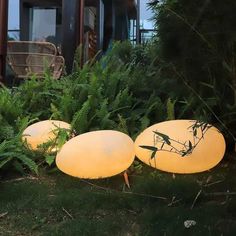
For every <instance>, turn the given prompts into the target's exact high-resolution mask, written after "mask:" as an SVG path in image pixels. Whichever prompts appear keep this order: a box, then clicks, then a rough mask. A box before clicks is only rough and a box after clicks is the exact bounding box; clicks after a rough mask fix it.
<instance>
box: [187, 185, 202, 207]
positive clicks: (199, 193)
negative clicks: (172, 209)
mask: <svg viewBox="0 0 236 236" xmlns="http://www.w3.org/2000/svg"><path fill="white" fill-rule="evenodd" d="M201 193H202V189H201V190H200V191H199V192H198V193H197V195H196V197H195V199H194V201H193V204H192V206H191V208H190V209H191V210H192V209H193V208H194V206H195V204H196V202H197V199H198V198H199V196H200V195H201Z"/></svg>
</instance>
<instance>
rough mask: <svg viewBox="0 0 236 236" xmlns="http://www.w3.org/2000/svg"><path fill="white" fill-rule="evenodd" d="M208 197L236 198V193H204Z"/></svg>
mask: <svg viewBox="0 0 236 236" xmlns="http://www.w3.org/2000/svg"><path fill="white" fill-rule="evenodd" d="M204 195H206V196H236V192H228V191H227V192H214V193H204Z"/></svg>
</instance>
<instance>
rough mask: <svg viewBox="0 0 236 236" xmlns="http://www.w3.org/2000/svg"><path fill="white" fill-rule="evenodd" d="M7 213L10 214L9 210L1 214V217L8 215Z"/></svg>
mask: <svg viewBox="0 0 236 236" xmlns="http://www.w3.org/2000/svg"><path fill="white" fill-rule="evenodd" d="M7 214H8V211H6V212H4V213H2V214H0V218H3V217H4V216H6V215H7Z"/></svg>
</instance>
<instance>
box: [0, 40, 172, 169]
mask: <svg viewBox="0 0 236 236" xmlns="http://www.w3.org/2000/svg"><path fill="white" fill-rule="evenodd" d="M151 51H152V48H151V45H150V46H145V47H144V46H141V45H140V46H137V47H133V46H132V45H131V44H130V43H129V42H124V43H116V44H115V45H114V47H113V50H112V51H111V52H109V53H108V54H107V55H105V56H104V57H103V58H102V59H101V60H100V61H97V62H93V63H89V62H88V63H87V64H85V65H84V67H83V68H82V69H80V68H79V67H76V69H75V70H74V72H73V73H72V74H71V75H68V76H66V77H64V78H62V79H60V80H54V79H52V78H51V77H50V76H49V75H46V76H45V77H46V78H45V79H44V80H36V79H34V78H32V79H31V80H28V81H24V82H23V83H21V85H20V86H19V87H17V88H14V89H7V88H2V89H0V93H1V96H0V104H1V106H0V119H1V127H0V129H1V131H2V132H0V144H1V145H2V146H4V148H2V149H0V167H1V168H7V167H11V166H12V164H14V163H16V161H17V165H15V164H14V165H13V166H17V169H18V170H19V169H21V170H23V169H24V168H26V167H28V169H30V170H31V171H34V172H36V173H37V171H38V170H37V168H36V167H35V165H36V164H34V166H33V165H32V164H33V163H30V162H29V161H28V162H27V161H26V158H29V159H30V160H32V162H34V163H41V164H42V162H47V163H48V158H49V157H48V156H47V155H46V154H45V153H38V154H37V153H36V154H35V153H32V152H29V151H28V150H27V149H26V148H24V145H23V144H22V141H21V133H22V131H23V129H24V128H25V127H26V126H27V125H29V124H30V123H32V122H36V121H40V120H45V119H59V120H63V121H66V122H69V123H70V124H71V125H72V129H73V130H74V131H75V132H76V134H77V135H78V134H81V133H84V132H88V131H92V130H99V129H114V130H119V131H122V132H125V133H127V134H129V135H130V136H132V137H135V136H136V135H137V134H138V133H139V132H140V131H142V130H143V129H145V128H146V127H147V126H149V125H150V124H153V123H156V122H159V121H163V120H165V119H166V118H167V117H168V116H170V115H171V116H173V114H174V106H173V103H172V102H171V99H169V97H166V96H164V97H162V98H161V96H160V95H161V94H160V93H161V90H160V86H159V85H158V83H157V82H158V80H156V79H154V78H155V77H158V73H157V72H156V68H155V67H154V66H153V64H152V63H153V56H152V55H151ZM22 120H24V124H21V123H22ZM13 139H14V141H12V140H13ZM14 145H15V146H16V149H14ZM2 146H1V147H2ZM6 150H7V151H6ZM19 153H21V154H22V155H23V156H24V157H23V156H22V155H19ZM18 159H19V160H18ZM27 160H28V159H27ZM51 160H52V158H51V157H50V164H51Z"/></svg>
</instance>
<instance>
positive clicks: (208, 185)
mask: <svg viewBox="0 0 236 236" xmlns="http://www.w3.org/2000/svg"><path fill="white" fill-rule="evenodd" d="M224 181H225V180H224V179H223V180H218V181H215V182H212V183H209V184H208V183H207V184H204V185H203V186H204V187H210V186H212V185H215V184H219V183H222V182H224Z"/></svg>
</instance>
